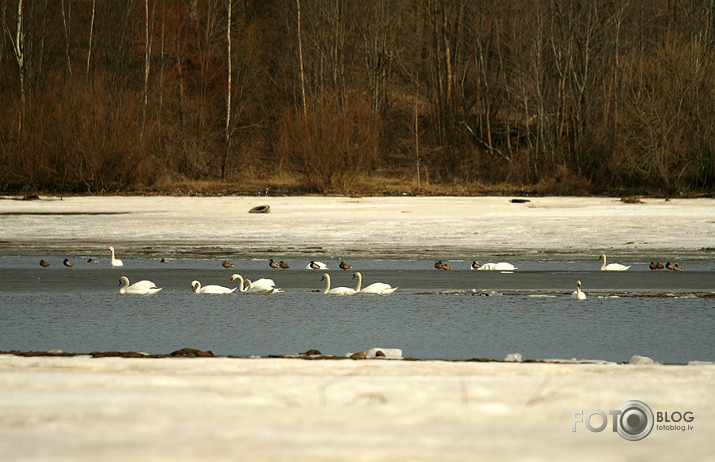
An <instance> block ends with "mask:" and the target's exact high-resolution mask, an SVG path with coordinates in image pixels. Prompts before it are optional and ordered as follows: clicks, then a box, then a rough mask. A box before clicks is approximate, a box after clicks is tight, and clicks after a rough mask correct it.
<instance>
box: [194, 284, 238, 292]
mask: <svg viewBox="0 0 715 462" xmlns="http://www.w3.org/2000/svg"><path fill="white" fill-rule="evenodd" d="M237 288H238V287H234V288H233V289H229V288H228V287H223V286H217V285H208V286H205V287H201V283H200V282H199V281H192V282H191V290H193V291H194V293H195V294H232V293H234V292H235V291H236V289H237Z"/></svg>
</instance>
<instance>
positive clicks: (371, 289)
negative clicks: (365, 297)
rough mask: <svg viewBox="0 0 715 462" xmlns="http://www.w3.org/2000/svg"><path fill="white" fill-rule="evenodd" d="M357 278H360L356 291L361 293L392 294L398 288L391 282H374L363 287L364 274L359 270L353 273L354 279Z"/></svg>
mask: <svg viewBox="0 0 715 462" xmlns="http://www.w3.org/2000/svg"><path fill="white" fill-rule="evenodd" d="M355 278H358V283H357V287H356V288H355V291H356V292H357V293H359V294H377V295H390V294H391V293H393V292H394V291H396V290H397V287H392V286H391V285H390V284H385V283H384V282H373V283H372V284H370V285H369V286H367V287H365V288H364V289H362V274H360V272H359V271H358V272H356V273H355V274H353V279H355Z"/></svg>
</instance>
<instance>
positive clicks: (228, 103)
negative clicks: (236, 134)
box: [221, 0, 232, 179]
mask: <svg viewBox="0 0 715 462" xmlns="http://www.w3.org/2000/svg"><path fill="white" fill-rule="evenodd" d="M226 8H227V10H228V11H227V12H226V61H227V63H226V64H227V65H226V67H227V69H226V70H227V72H226V73H227V75H226V78H227V85H226V129H225V134H224V136H225V138H224V140H225V143H226V150H225V151H224V154H223V160H222V161H221V178H222V179H224V178H226V162H227V160H228V155H229V153H230V152H231V77H232V76H231V70H232V68H231V10H232V2H231V0H227V2H226Z"/></svg>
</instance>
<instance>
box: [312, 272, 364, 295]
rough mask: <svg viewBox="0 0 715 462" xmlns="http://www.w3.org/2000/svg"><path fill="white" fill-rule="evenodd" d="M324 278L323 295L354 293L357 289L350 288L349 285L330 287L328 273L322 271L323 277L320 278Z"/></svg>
mask: <svg viewBox="0 0 715 462" xmlns="http://www.w3.org/2000/svg"><path fill="white" fill-rule="evenodd" d="M320 280H321V281H322V280H325V281H326V282H325V290H324V291H323V293H324V294H325V295H355V294H356V293H357V291H356V290H355V289H351V288H350V287H336V288H334V289H331V288H330V275H329V274H328V273H324V274H323V277H322V278H321V279H320Z"/></svg>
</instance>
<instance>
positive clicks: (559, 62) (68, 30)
mask: <svg viewBox="0 0 715 462" xmlns="http://www.w3.org/2000/svg"><path fill="white" fill-rule="evenodd" d="M0 22H1V23H2V25H1V27H2V38H1V39H0V104H1V105H2V110H1V111H0V165H1V167H0V191H4V192H29V191H45V192H65V193H73V192H74V193H117V192H127V191H158V192H162V191H173V190H174V188H176V187H177V185H179V186H180V185H186V184H188V185H197V184H201V185H206V184H220V185H222V186H221V187H222V188H227V189H228V190H235V191H242V190H250V189H251V188H254V189H255V188H258V187H259V186H260V188H261V189H263V188H264V187H265V188H267V189H270V188H271V187H273V188H277V190H278V189H280V188H283V189H282V190H284V191H291V192H298V193H299V192H317V193H326V192H335V193H349V192H353V191H358V192H365V191H367V192H378V190H380V191H381V190H382V189H384V190H385V191H388V190H391V189H395V190H403V191H408V192H416V193H419V192H423V193H425V192H426V193H434V192H439V191H445V192H454V191H462V192H465V191H466V192H469V193H471V192H479V191H490V190H494V189H495V188H496V189H498V188H507V189H508V188H511V187H512V186H514V187H526V188H528V189H529V190H532V191H536V192H542V193H555V194H573V193H576V194H589V193H590V194H602V193H619V192H623V191H627V192H630V193H643V194H648V193H651V194H665V195H673V194H678V193H679V194H691V195H692V194H698V193H706V194H709V193H712V190H713V185H714V180H715V60H714V58H715V0H652V1H640V0H532V1H524V0H483V1H468V0H422V1H419V0H404V1H396V0H369V1H364V0H151V1H149V0H24V1H23V0H0ZM504 185H506V186H504ZM246 188H248V189H246Z"/></svg>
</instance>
